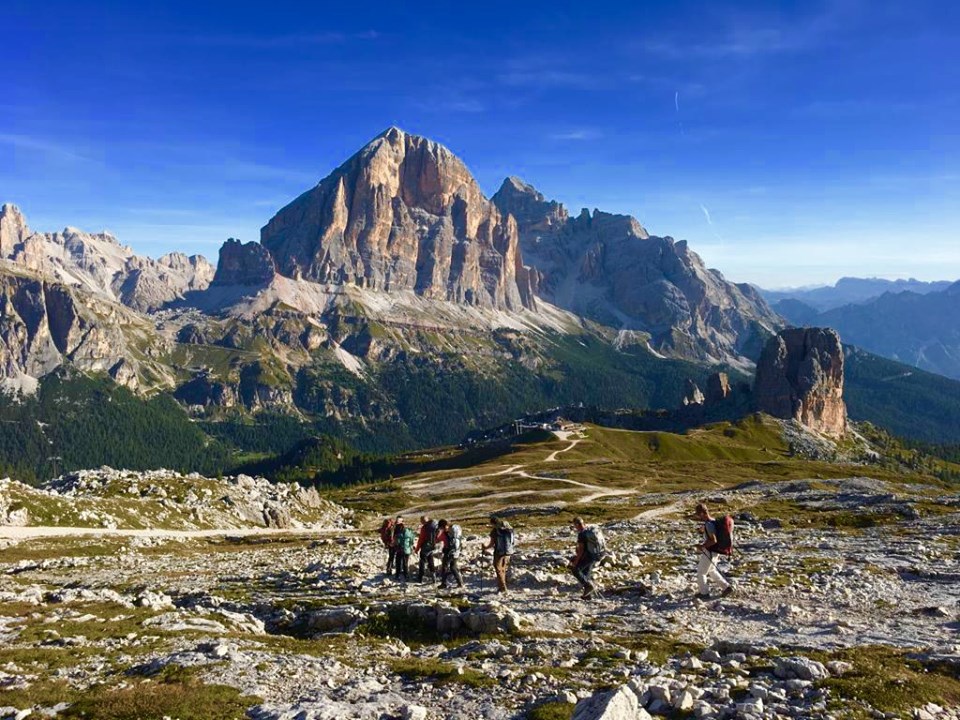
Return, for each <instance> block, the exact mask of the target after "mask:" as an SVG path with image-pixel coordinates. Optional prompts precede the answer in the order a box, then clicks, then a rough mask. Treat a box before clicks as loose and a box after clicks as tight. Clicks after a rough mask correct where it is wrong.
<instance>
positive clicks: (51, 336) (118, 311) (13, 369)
mask: <svg viewBox="0 0 960 720" xmlns="http://www.w3.org/2000/svg"><path fill="white" fill-rule="evenodd" d="M76 292H77V291H75V290H73V289H72V288H69V287H67V286H65V285H62V284H60V283H54V282H49V281H46V280H42V279H40V278H35V277H29V276H23V275H16V274H7V273H0V378H3V379H4V381H5V382H4V385H5V386H6V387H12V388H17V389H27V390H29V389H30V387H31V385H32V380H36V379H37V378H41V377H43V376H44V375H46V374H48V373H50V372H52V371H53V370H54V369H56V368H57V367H59V366H61V365H63V364H65V363H68V362H69V363H70V364H71V365H73V366H75V367H77V368H79V369H81V370H87V371H97V372H108V373H109V374H110V375H111V376H112V377H113V378H114V379H115V380H117V382H120V383H121V384H124V385H127V386H128V387H132V388H136V387H137V386H138V384H139V382H140V380H141V378H140V375H139V373H138V371H137V366H138V364H139V363H138V360H142V359H143V357H144V355H143V353H144V352H145V351H146V352H150V349H151V345H153V346H156V344H157V343H156V339H155V338H152V337H151V327H150V324H149V323H146V322H144V321H142V320H140V319H139V318H138V317H137V316H135V315H134V314H133V313H131V312H130V311H129V310H126V309H125V308H123V307H122V306H119V305H115V304H113V303H110V302H105V301H99V300H96V299H94V298H93V297H91V296H89V295H84V296H82V297H80V298H78V297H77V295H76V294H75V293H76ZM31 379H32V380H31Z"/></svg>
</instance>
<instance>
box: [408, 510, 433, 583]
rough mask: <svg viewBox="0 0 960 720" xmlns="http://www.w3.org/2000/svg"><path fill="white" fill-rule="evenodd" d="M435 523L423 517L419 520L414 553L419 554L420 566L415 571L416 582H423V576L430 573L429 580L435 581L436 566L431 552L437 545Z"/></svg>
mask: <svg viewBox="0 0 960 720" xmlns="http://www.w3.org/2000/svg"><path fill="white" fill-rule="evenodd" d="M437 531H438V528H437V521H436V520H431V519H430V518H429V517H427V516H426V515H424V516H423V517H421V518H420V534H419V536H418V537H417V545H416V547H414V548H413V550H414V552H417V553H420V566H419V568H418V570H417V582H423V574H424V572H425V571H427V570H429V571H430V579H431V580H432V581H435V580H436V579H437V566H436V563H435V562H434V559H433V550H434V548H435V547H436V545H437Z"/></svg>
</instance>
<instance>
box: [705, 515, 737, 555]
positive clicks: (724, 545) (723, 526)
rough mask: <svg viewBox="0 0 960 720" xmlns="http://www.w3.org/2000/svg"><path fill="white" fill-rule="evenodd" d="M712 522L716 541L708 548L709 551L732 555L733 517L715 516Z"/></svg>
mask: <svg viewBox="0 0 960 720" xmlns="http://www.w3.org/2000/svg"><path fill="white" fill-rule="evenodd" d="M713 524H714V526H715V527H716V529H717V542H716V544H715V545H714V546H713V547H712V548H710V550H711V552H715V553H720V554H721V555H732V554H733V517H732V516H730V515H724V516H723V517H721V518H717V519H716V520H715V521H714V523H713Z"/></svg>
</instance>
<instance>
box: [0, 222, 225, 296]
mask: <svg viewBox="0 0 960 720" xmlns="http://www.w3.org/2000/svg"><path fill="white" fill-rule="evenodd" d="M0 259H4V260H7V261H9V262H11V263H13V264H14V265H16V266H19V267H21V268H23V269H25V270H27V271H29V272H32V273H34V274H37V275H40V276H41V277H44V278H49V279H51V280H55V281H56V282H58V283H61V284H63V285H67V286H70V287H74V288H79V289H81V290H84V291H86V292H90V293H94V294H96V295H99V296H100V297H102V298H107V299H109V300H113V301H115V302H119V303H122V304H124V305H126V306H127V307H130V308H133V309H134V310H138V311H141V312H149V311H151V310H156V309H159V308H161V307H163V306H164V305H165V304H167V303H169V302H171V301H173V300H176V299H179V298H181V297H183V296H184V294H185V293H187V292H190V291H193V290H203V289H204V288H206V287H207V286H208V285H209V284H210V281H211V280H212V279H213V266H212V265H211V264H210V263H209V262H208V261H207V260H206V259H205V258H203V257H202V256H200V255H192V256H189V257H188V256H186V255H184V254H183V253H170V254H169V255H164V256H163V257H161V258H158V259H156V260H154V259H153V258H149V257H144V256H142V255H137V254H136V253H134V252H133V250H132V249H131V248H129V247H127V246H126V245H121V244H120V243H119V242H118V241H117V239H116V238H115V237H114V236H113V235H111V234H110V233H97V234H90V233H85V232H83V231H82V230H78V229H76V228H71V227H67V228H64V229H63V230H62V231H61V232H56V233H38V232H33V231H32V230H30V228H29V227H28V226H27V223H26V220H25V219H24V217H23V214H22V213H21V212H20V211H19V209H17V207H16V206H15V205H9V204H7V205H4V206H3V207H2V209H0Z"/></svg>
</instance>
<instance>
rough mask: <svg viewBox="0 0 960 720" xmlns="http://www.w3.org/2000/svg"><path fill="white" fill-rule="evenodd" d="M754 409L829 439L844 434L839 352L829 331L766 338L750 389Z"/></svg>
mask: <svg viewBox="0 0 960 720" xmlns="http://www.w3.org/2000/svg"><path fill="white" fill-rule="evenodd" d="M753 393H754V402H755V405H756V408H757V410H759V411H761V412H765V413H768V414H770V415H773V416H774V417H778V418H786V419H793V420H797V421H798V422H800V423H801V424H802V425H804V426H806V427H808V428H810V429H812V430H816V431H817V432H822V433H826V434H828V435H833V436H842V435H844V433H845V432H846V423H847V409H846V405H845V404H844V402H843V348H842V347H841V345H840V336H839V335H837V333H836V332H835V331H834V330H831V329H829V328H791V329H788V330H783V331H781V332H780V333H778V334H777V335H776V336H774V337H772V338H770V340H769V342H768V343H767V345H766V347H764V349H763V353H762V354H761V355H760V361H759V362H758V363H757V377H756V382H755V384H754V390H753Z"/></svg>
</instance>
